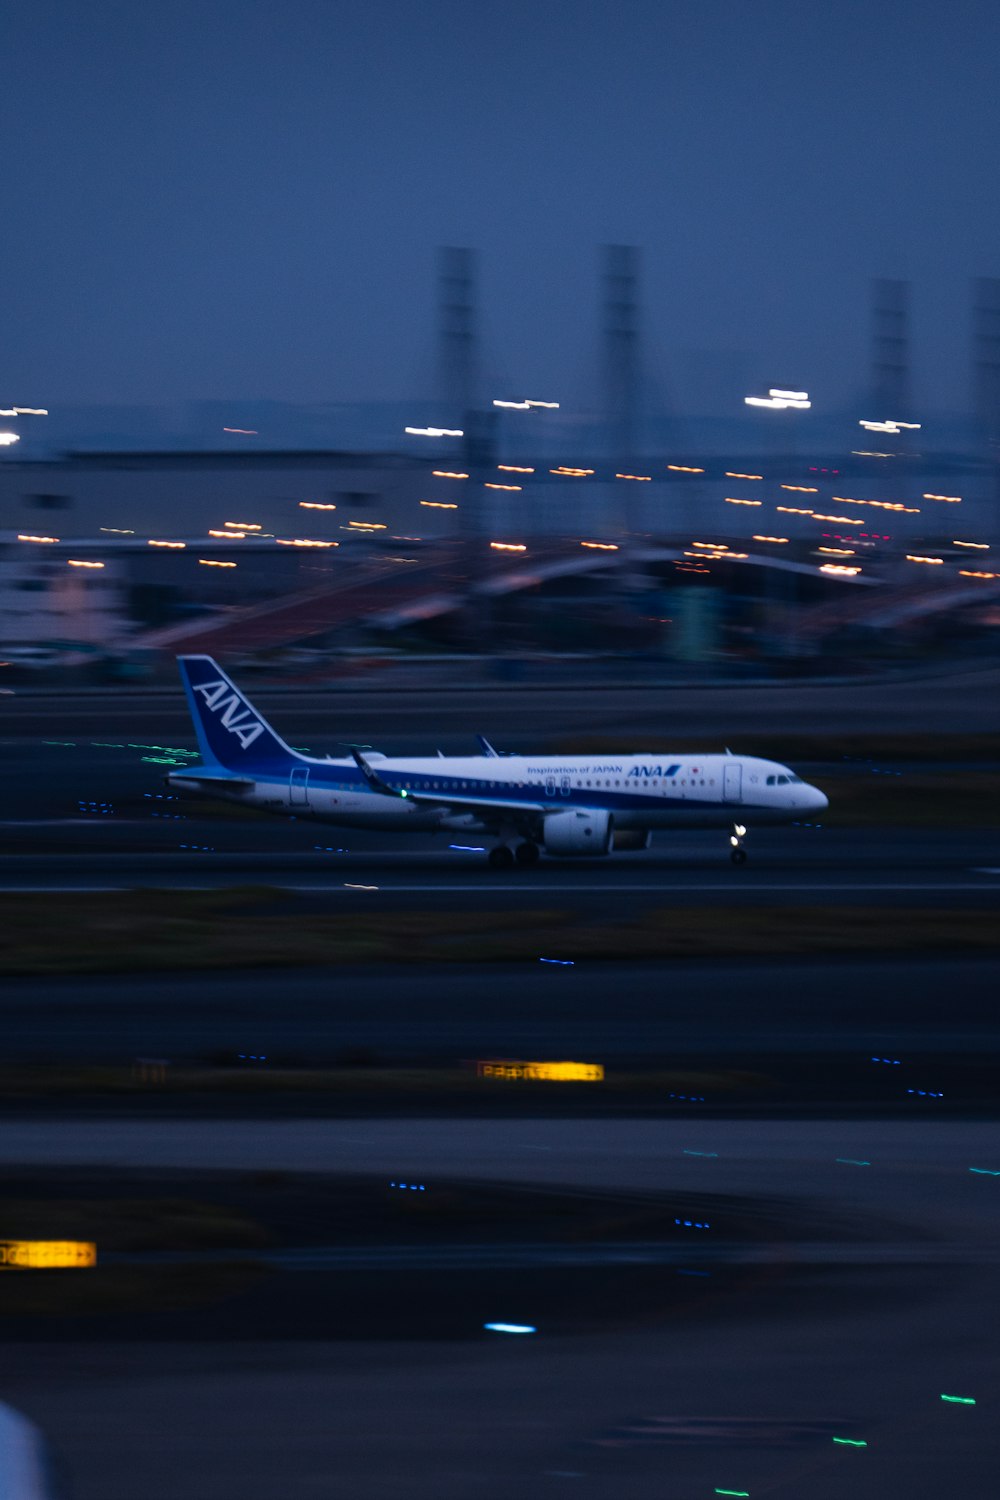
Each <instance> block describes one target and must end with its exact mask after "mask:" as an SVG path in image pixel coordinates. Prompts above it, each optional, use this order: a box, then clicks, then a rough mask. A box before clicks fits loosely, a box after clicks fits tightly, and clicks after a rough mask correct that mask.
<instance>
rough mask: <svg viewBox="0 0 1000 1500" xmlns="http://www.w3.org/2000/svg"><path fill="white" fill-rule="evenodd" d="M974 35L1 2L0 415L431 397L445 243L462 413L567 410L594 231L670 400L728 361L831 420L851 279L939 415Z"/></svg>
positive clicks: (966, 10) (976, 236)
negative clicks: (477, 308)
mask: <svg viewBox="0 0 1000 1500" xmlns="http://www.w3.org/2000/svg"><path fill="white" fill-rule="evenodd" d="M998 31H1000V23H998V20H997V11H996V10H995V8H994V7H993V6H991V5H989V4H987V3H982V4H979V3H969V0H955V3H951V4H949V5H947V6H944V5H941V4H939V3H934V4H930V3H927V0H888V3H884V4H881V5H878V6H876V5H873V4H871V3H870V0H822V3H817V0H805V3H798V4H794V3H786V0H758V3H750V0H699V3H693V0H690V3H683V4H681V3H674V0H653V3H650V0H618V3H614V4H611V3H592V0H527V3H525V0H506V3H498V0H496V3H492V4H490V3H478V4H477V3H473V0H427V3H421V4H417V3H409V0H367V3H341V0H288V3H286V4H283V5H280V6H277V5H273V4H270V3H268V4H264V3H259V0H199V3H189V0H160V3H158V4H157V5H155V6H152V5H141V4H138V3H136V0H120V3H115V0H94V3H92V4H83V3H82V0H32V3H31V4H30V5H14V4H13V3H10V0H9V3H8V6H7V9H6V19H5V22H4V26H3V31H2V42H0V46H2V49H3V54H4V56H3V77H4V87H3V91H2V95H0V126H2V131H3V139H4V142H5V151H4V167H3V208H4V233H3V235H2V236H0V277H2V282H3V286H4V288H5V292H4V320H3V337H2V340H0V348H2V355H3V365H2V369H0V377H2V378H0V398H2V400H3V402H4V403H6V402H19V403H24V404H39V405H47V406H51V407H54V406H56V405H57V404H58V403H60V402H64V403H69V402H75V403H80V402H90V401H94V402H171V401H183V400H187V399H216V398H223V397H227V396H246V397H266V398H275V399H278V400H287V401H311V400H316V401H321V400H323V401H325V400H334V401H350V400H383V399H384V400H391V399H397V398H401V397H406V396H409V395H411V394H415V393H418V392H427V391H431V390H433V387H434V381H435V372H436V365H435V335H434V319H435V307H434V302H435V291H434V269H435V247H436V246H438V245H440V244H449V243H450V244H460V245H461V244H469V245H473V246H476V247H478V248H479V250H480V252H481V272H482V288H483V326H484V335H485V363H486V365H487V368H488V371H489V373H490V375H491V388H490V389H487V390H486V391H485V392H484V394H486V395H487V396H489V395H508V394H511V393H514V394H521V393H524V394H533V395H542V396H548V397H551V398H552V399H557V400H558V399H562V400H563V401H565V402H567V403H570V404H572V403H574V402H583V401H593V399H594V397H595V396H596V393H597V389H598V382H597V369H598V363H597V362H598V347H599V346H598V313H597V265H598V246H599V245H600V244H602V243H605V242H609V241H613V242H619V243H627V244H636V245H639V246H641V247H642V249H643V254H644V266H645V289H644V301H645V306H646V331H647V334H648V341H649V345H648V346H649V354H650V362H651V365H652V366H653V367H654V369H655V371H656V372H657V374H658V376H659V378H660V379H661V381H662V383H663V385H664V387H665V388H666V389H668V390H670V391H672V392H673V393H674V395H675V397H676V398H677V399H678V400H679V401H680V402H681V404H684V403H685V400H686V397H687V395H689V394H690V392H689V391H688V381H689V376H690V372H691V371H696V370H698V369H705V368H708V369H724V368H726V366H727V362H728V361H729V359H730V356H732V360H733V368H734V369H736V368H738V369H739V372H740V379H741V380H742V379H743V377H744V376H747V377H748V378H753V379H756V380H763V381H765V382H772V381H775V382H776V381H780V382H782V383H796V384H799V383H801V384H804V385H806V386H808V387H809V389H810V390H811V391H812V392H813V394H814V397H815V399H816V401H817V402H818V403H822V404H825V405H829V404H831V403H837V402H841V401H844V400H846V399H848V398H849V397H850V396H851V395H852V393H853V392H854V391H855V389H856V388H857V387H859V386H863V384H864V379H865V371H866V366H867V339H868V280H869V278H870V277H871V276H873V275H881V276H900V277H908V278H912V281H913V307H914V322H913V335H914V366H915V381H914V383H915V387H916V391H917V394H918V398H920V401H921V403H922V404H923V405H924V406H927V407H934V406H940V407H951V408H957V407H960V406H961V405H962V404H963V402H964V398H965V391H966V372H967V361H968V354H967V341H968V302H969V292H968V280H969V277H970V276H973V275H1000V195H998V194H997V192H996V182H995V160H996V150H997V144H998V138H1000V137H998V110H1000V90H998V89H997V87H996V77H995V69H996V58H997V55H998V41H1000V36H998ZM692 351H702V352H701V353H697V354H695V353H693V352H692ZM492 386H495V387H496V388H492ZM501 387H502V388H501Z"/></svg>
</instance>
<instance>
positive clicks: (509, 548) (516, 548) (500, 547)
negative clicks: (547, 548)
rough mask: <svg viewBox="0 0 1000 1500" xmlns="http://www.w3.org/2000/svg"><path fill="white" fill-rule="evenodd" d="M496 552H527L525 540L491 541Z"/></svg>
mask: <svg viewBox="0 0 1000 1500" xmlns="http://www.w3.org/2000/svg"><path fill="white" fill-rule="evenodd" d="M490 546H491V547H492V548H493V550H494V552H527V550H528V549H527V547H526V546H525V544H524V543H523V542H490Z"/></svg>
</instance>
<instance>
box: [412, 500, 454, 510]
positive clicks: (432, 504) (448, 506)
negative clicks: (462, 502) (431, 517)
mask: <svg viewBox="0 0 1000 1500" xmlns="http://www.w3.org/2000/svg"><path fill="white" fill-rule="evenodd" d="M419 503H420V504H421V505H426V506H427V507H428V508H429V509H430V510H458V505H457V504H456V502H455V501H454V500H450V501H449V500H421V501H420V502H419Z"/></svg>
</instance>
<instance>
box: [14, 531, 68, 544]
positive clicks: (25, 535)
mask: <svg viewBox="0 0 1000 1500" xmlns="http://www.w3.org/2000/svg"><path fill="white" fill-rule="evenodd" d="M17 539H18V541H19V542H58V540H59V538H58V537H57V536H32V535H31V534H30V532H27V531H19V532H18V534H17Z"/></svg>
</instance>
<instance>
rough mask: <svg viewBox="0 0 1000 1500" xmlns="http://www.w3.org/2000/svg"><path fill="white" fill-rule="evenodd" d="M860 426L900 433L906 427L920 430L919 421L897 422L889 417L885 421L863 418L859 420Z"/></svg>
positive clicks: (870, 430) (912, 430) (869, 429)
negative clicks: (869, 420) (872, 420)
mask: <svg viewBox="0 0 1000 1500" xmlns="http://www.w3.org/2000/svg"><path fill="white" fill-rule="evenodd" d="M858 426H859V427H863V428H864V429H865V431H866V432H892V433H896V434H898V433H900V432H902V431H903V430H904V429H905V430H906V431H907V432H919V431H920V423H919V422H897V421H895V420H890V419H889V418H886V420H885V421H884V422H866V421H864V420H863V419H862V420H861V421H859V422H858ZM889 456H891V455H889Z"/></svg>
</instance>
